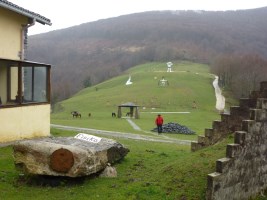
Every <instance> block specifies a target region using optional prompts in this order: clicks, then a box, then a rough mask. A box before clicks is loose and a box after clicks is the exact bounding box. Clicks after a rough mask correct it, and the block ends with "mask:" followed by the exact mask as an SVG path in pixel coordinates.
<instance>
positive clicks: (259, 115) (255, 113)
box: [250, 109, 267, 122]
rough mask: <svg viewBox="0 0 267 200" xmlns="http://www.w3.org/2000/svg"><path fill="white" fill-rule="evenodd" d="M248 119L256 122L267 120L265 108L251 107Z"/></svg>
mask: <svg viewBox="0 0 267 200" xmlns="http://www.w3.org/2000/svg"><path fill="white" fill-rule="evenodd" d="M250 120H255V121H257V122H260V121H267V110H265V109H252V110H251V111H250Z"/></svg>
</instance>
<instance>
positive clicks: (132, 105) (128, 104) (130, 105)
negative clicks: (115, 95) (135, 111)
mask: <svg viewBox="0 0 267 200" xmlns="http://www.w3.org/2000/svg"><path fill="white" fill-rule="evenodd" d="M119 107H139V106H138V105H135V104H134V103H132V102H127V103H123V104H121V105H119Z"/></svg>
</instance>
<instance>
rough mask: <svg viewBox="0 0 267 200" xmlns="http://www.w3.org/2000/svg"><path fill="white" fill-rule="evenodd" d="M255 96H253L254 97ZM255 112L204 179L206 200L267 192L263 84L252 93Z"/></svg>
mask: <svg viewBox="0 0 267 200" xmlns="http://www.w3.org/2000/svg"><path fill="white" fill-rule="evenodd" d="M255 94H256V95H255ZM255 98H256V101H255V103H256V106H255V107H256V108H253V109H250V111H249V119H248V120H243V121H242V123H241V130H239V131H235V134H234V138H235V139H234V144H229V145H227V148H226V157H225V158H221V159H219V160H217V161H216V171H215V172H214V173H211V174H209V175H208V180H207V193H206V199H208V200H225V199H227V200H234V199H236V200H243V199H244V200H246V199H249V198H251V197H254V196H255V195H257V194H258V193H259V192H261V191H263V190H265V189H266V188H267V145H266V144H267V82H262V83H261V90H260V91H259V92H253V95H252V96H251V99H255Z"/></svg>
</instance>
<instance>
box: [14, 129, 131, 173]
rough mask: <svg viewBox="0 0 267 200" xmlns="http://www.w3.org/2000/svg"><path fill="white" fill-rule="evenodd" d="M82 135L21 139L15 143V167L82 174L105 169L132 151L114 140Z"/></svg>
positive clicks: (29, 170) (29, 171)
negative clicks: (89, 137)
mask: <svg viewBox="0 0 267 200" xmlns="http://www.w3.org/2000/svg"><path fill="white" fill-rule="evenodd" d="M79 136H80V137H76V138H75V137H48V138H41V139H31V140H22V141H18V142H17V143H15V144H14V145H13V150H14V162H15V166H16V168H17V169H18V170H21V171H22V172H23V173H26V174H35V175H52V176H68V177H80V176H86V175H90V174H94V173H97V172H99V171H101V170H103V169H105V168H106V166H107V165H108V163H115V162H116V161H119V160H120V159H122V158H123V157H124V156H126V155H127V153H128V152H129V149H128V148H126V147H124V146H123V145H122V144H120V143H118V142H116V141H114V140H111V139H106V138H100V140H94V139H95V138H98V137H95V136H93V137H95V138H93V137H91V139H88V137H87V136H88V135H86V134H83V135H82V136H81V134H80V135H79ZM98 139H99V138H98Z"/></svg>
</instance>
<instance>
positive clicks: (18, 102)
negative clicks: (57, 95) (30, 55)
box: [0, 58, 51, 108]
mask: <svg viewBox="0 0 267 200" xmlns="http://www.w3.org/2000/svg"><path fill="white" fill-rule="evenodd" d="M0 63H1V64H2V66H1V65H0V67H6V68H7V87H6V95H7V102H10V103H11V104H9V103H7V104H2V105H1V108H5V107H17V106H26V105H38V104H50V102H51V65H49V64H44V63H38V62H32V61H20V60H8V59H1V58H0ZM12 67H16V68H17V69H18V70H17V73H18V75H17V79H18V80H17V84H18V85H17V95H16V98H15V99H12V98H11V90H12V88H11V87H12V86H11V68H12ZM24 67H31V69H32V72H34V69H36V68H40V67H42V68H45V69H46V70H45V72H46V74H45V76H46V78H45V81H46V84H45V88H46V91H45V92H46V101H41V102H37V101H24V100H23V91H22V90H23V87H22V86H23V76H24V75H23V68H24ZM33 77H34V74H32V78H33ZM32 88H34V78H33V80H32ZM32 100H33V98H32Z"/></svg>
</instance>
